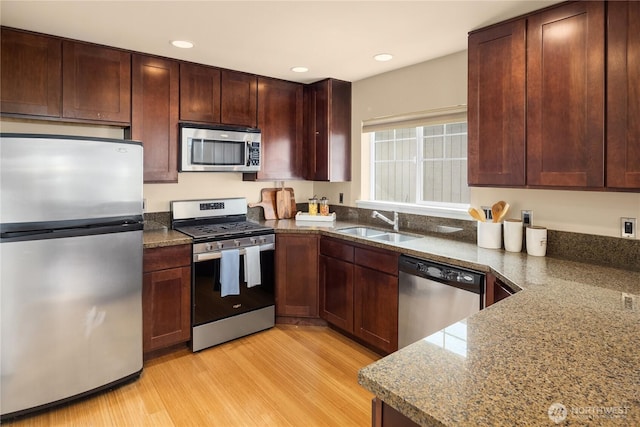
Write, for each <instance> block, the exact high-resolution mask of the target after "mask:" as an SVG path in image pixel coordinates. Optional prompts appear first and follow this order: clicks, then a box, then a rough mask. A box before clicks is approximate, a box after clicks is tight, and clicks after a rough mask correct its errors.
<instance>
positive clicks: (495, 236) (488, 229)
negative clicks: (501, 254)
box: [478, 221, 502, 249]
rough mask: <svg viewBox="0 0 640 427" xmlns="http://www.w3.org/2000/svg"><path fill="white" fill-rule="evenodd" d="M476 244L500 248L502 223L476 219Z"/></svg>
mask: <svg viewBox="0 0 640 427" xmlns="http://www.w3.org/2000/svg"><path fill="white" fill-rule="evenodd" d="M478 246H480V247H481V248H488V249H500V248H501V247H502V223H501V222H482V221H478Z"/></svg>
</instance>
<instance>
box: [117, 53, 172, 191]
mask: <svg viewBox="0 0 640 427" xmlns="http://www.w3.org/2000/svg"><path fill="white" fill-rule="evenodd" d="M132 62H133V72H132V80H133V81H132V88H133V97H132V99H133V104H132V112H131V128H130V134H129V135H128V136H129V137H130V138H131V139H134V140H137V141H142V143H143V145H144V181H145V182H177V181H178V102H179V84H180V79H179V77H180V75H179V73H180V66H179V63H178V62H176V61H172V60H169V59H162V58H156V57H150V56H144V55H137V54H136V55H133V60H132Z"/></svg>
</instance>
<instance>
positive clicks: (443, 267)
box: [399, 255, 485, 293]
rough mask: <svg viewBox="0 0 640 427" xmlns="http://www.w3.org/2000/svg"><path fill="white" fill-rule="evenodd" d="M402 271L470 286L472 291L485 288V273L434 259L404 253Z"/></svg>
mask: <svg viewBox="0 0 640 427" xmlns="http://www.w3.org/2000/svg"><path fill="white" fill-rule="evenodd" d="M399 263H400V265H399V269H400V271H404V272H405V273H408V274H413V275H416V276H421V277H424V278H428V279H434V280H437V281H439V282H442V283H447V284H451V285H454V286H455V284H460V285H462V286H464V285H466V286H465V287H467V286H468V287H469V288H471V289H468V290H471V291H474V290H475V289H474V288H478V289H477V292H478V293H482V291H483V288H484V281H485V275H484V273H481V272H478V271H473V270H468V269H465V268H462V267H456V266H452V265H447V264H440V263H436V262H433V261H428V260H424V259H419V258H414V257H410V256H407V255H402V256H401V257H400V261H399Z"/></svg>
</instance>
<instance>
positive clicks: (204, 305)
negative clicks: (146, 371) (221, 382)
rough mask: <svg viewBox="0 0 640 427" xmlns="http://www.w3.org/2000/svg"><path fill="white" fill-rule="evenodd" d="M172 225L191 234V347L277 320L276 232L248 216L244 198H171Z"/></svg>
mask: <svg viewBox="0 0 640 427" xmlns="http://www.w3.org/2000/svg"><path fill="white" fill-rule="evenodd" d="M171 216H172V221H171V223H172V228H173V229H174V230H177V231H180V232H182V233H184V234H187V235H189V236H191V237H192V238H193V261H192V266H191V306H192V310H191V325H192V339H191V349H192V351H194V352H195V351H199V350H203V349H205V348H208V347H211V346H214V345H217V344H220V343H223V342H226V341H230V340H233V339H235V338H239V337H242V336H245V335H249V334H252V333H254V332H258V331H262V330H264V329H268V328H271V327H273V326H274V324H275V286H274V284H275V277H274V264H275V260H274V254H275V234H274V231H273V229H272V228H270V227H265V226H262V225H260V224H257V223H254V222H250V221H248V220H247V201H246V199H244V198H230V199H206V200H180V201H173V202H171Z"/></svg>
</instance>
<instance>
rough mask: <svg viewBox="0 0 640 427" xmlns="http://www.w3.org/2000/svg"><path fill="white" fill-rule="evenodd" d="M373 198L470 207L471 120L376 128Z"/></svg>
mask: <svg viewBox="0 0 640 427" xmlns="http://www.w3.org/2000/svg"><path fill="white" fill-rule="evenodd" d="M370 135H371V146H372V150H371V152H372V164H371V199H372V201H377V202H396V203H403V204H416V205H428V206H436V207H445V208H446V207H451V208H463V207H464V208H466V207H467V206H468V203H469V187H468V186H467V123H466V121H457V122H452V123H448V122H446V123H437V120H436V123H434V120H430V122H429V124H428V125H419V126H409V127H398V128H395V129H387V130H377V131H374V132H371V134H370Z"/></svg>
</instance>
